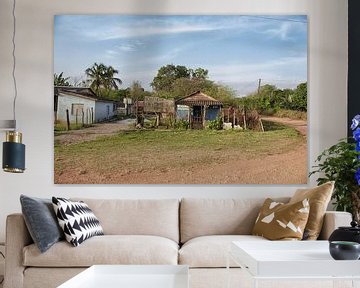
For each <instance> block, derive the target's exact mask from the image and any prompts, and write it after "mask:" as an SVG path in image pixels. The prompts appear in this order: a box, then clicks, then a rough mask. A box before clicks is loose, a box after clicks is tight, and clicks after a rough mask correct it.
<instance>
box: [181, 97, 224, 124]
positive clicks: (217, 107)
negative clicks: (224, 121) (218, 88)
mask: <svg viewBox="0 0 360 288" xmlns="http://www.w3.org/2000/svg"><path fill="white" fill-rule="evenodd" d="M175 104H176V118H177V119H182V120H187V121H189V124H190V127H191V128H192V129H203V128H204V127H205V125H206V121H209V120H215V119H216V117H218V116H220V113H221V109H222V107H223V103H222V102H221V101H218V100H216V99H214V98H212V97H210V96H208V95H206V94H204V93H202V92H201V91H196V92H194V93H192V94H190V95H188V96H186V97H183V98H180V99H178V100H176V101H175Z"/></svg>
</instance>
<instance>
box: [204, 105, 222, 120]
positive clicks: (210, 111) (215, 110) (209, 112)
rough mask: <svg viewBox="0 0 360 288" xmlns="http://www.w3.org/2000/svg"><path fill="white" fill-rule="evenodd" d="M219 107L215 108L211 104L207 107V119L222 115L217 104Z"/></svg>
mask: <svg viewBox="0 0 360 288" xmlns="http://www.w3.org/2000/svg"><path fill="white" fill-rule="evenodd" d="M216 107H217V108H214V107H212V106H209V107H208V108H206V114H205V118H206V120H215V119H216V117H218V115H220V106H216Z"/></svg>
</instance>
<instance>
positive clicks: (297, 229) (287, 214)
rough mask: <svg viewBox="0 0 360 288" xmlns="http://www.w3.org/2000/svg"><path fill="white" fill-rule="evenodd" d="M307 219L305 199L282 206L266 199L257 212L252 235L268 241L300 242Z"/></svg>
mask: <svg viewBox="0 0 360 288" xmlns="http://www.w3.org/2000/svg"><path fill="white" fill-rule="evenodd" d="M308 217H309V202H308V200H307V199H304V200H303V201H300V202H296V203H288V204H284V203H281V202H276V201H274V200H272V199H270V198H268V199H266V200H265V202H264V205H263V207H262V208H261V210H260V212H259V216H258V218H257V219H256V222H255V225H254V229H253V232H252V234H253V235H258V236H263V237H265V238H267V239H269V240H285V239H291V240H301V239H302V237H303V233H304V229H305V225H306V222H307V220H308Z"/></svg>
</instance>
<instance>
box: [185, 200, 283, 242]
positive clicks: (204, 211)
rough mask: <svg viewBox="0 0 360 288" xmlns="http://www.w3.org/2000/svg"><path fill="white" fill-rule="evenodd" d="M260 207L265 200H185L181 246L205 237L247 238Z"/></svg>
mask: <svg viewBox="0 0 360 288" xmlns="http://www.w3.org/2000/svg"><path fill="white" fill-rule="evenodd" d="M278 200H279V201H280V200H281V201H283V202H287V201H288V200H289V199H288V198H282V199H278ZM263 203H264V198H259V199H195V198H184V199H182V200H181V205H180V240H181V243H185V242H186V241H188V240H190V239H192V238H195V237H199V236H205V235H249V234H251V231H252V229H253V226H254V223H255V220H256V217H257V216H258V214H259V210H260V208H261V206H262V204H263Z"/></svg>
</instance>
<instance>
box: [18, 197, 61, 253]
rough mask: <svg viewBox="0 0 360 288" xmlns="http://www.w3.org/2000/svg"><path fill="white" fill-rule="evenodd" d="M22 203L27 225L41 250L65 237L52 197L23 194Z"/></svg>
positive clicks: (43, 250)
mask: <svg viewBox="0 0 360 288" xmlns="http://www.w3.org/2000/svg"><path fill="white" fill-rule="evenodd" d="M20 203H21V210H22V213H23V216H24V220H25V224H26V227H27V228H28V230H29V233H30V235H31V238H32V239H33V241H34V243H35V244H36V245H37V246H38V248H39V250H40V251H41V252H45V251H46V250H48V249H50V247H51V246H52V245H54V244H55V243H56V242H58V241H60V240H61V239H64V232H63V231H62V230H61V228H60V226H59V223H58V221H57V218H56V215H55V212H54V209H53V205H52V202H51V199H40V198H35V197H28V196H25V195H21V196H20Z"/></svg>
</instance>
